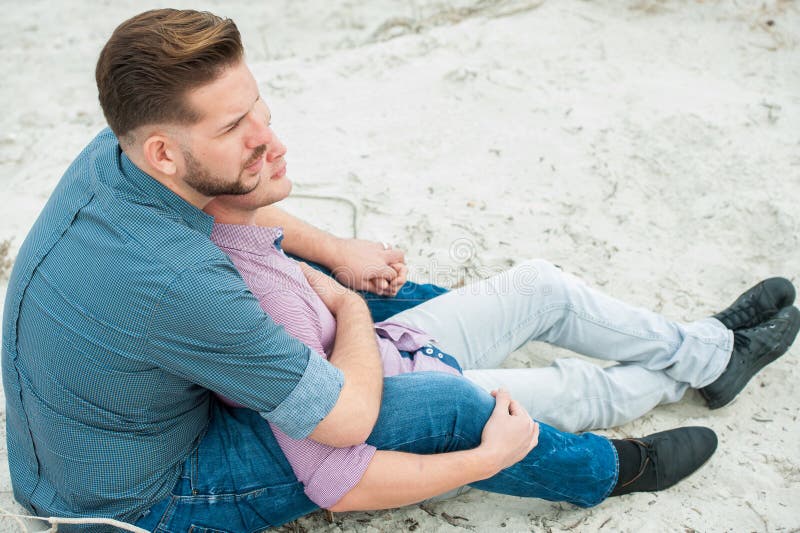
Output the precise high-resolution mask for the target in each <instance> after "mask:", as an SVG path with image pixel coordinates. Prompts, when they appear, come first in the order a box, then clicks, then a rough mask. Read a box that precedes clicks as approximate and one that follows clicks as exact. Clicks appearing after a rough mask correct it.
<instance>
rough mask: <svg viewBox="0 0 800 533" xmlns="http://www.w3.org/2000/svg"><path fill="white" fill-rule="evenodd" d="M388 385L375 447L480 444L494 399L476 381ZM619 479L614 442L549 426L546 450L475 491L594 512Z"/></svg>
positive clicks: (422, 376)
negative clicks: (552, 503) (588, 508)
mask: <svg viewBox="0 0 800 533" xmlns="http://www.w3.org/2000/svg"><path fill="white" fill-rule="evenodd" d="M384 383H385V388H384V399H383V404H382V406H381V412H380V415H379V417H378V422H377V424H376V426H375V429H374V430H373V432H372V434H371V435H370V437H369V438H368V439H367V442H368V443H369V444H372V445H373V446H376V447H377V448H378V449H381V450H399V451H406V452H412V453H422V454H431V453H442V452H449V451H455V450H464V449H470V448H474V447H476V446H477V445H478V444H480V442H481V434H482V432H483V426H484V424H485V423H486V421H487V420H488V419H489V416H490V415H491V413H492V410H493V409H494V399H493V398H492V397H491V396H489V395H488V394H486V393H485V392H484V391H482V390H480V389H479V388H478V387H476V386H475V385H473V384H472V383H470V382H469V381H468V380H465V379H462V378H459V377H456V376H451V375H448V374H442V373H438V372H419V373H413V374H403V375H400V376H395V377H391V378H386V379H385V380H384ZM410 398H414V400H411V401H410V400H409V399H410ZM454 399H457V400H458V401H454ZM616 477H617V457H616V452H615V451H614V447H613V446H612V445H611V442H610V441H609V440H608V439H606V438H604V437H601V436H598V435H594V434H591V433H585V434H583V435H573V434H569V433H562V432H560V431H558V430H556V429H555V428H552V427H550V426H547V425H544V424H541V425H540V434H539V444H538V445H537V446H536V447H535V448H534V449H533V450H532V451H531V452H530V453H529V454H528V456H527V457H526V458H525V459H523V460H522V461H520V462H519V463H517V464H516V465H514V466H512V467H510V468H507V469H506V470H504V471H503V472H501V473H499V474H497V475H496V476H494V477H492V478H490V479H488V480H483V481H480V482H478V483H475V484H474V486H476V487H477V488H480V489H482V490H488V491H491V492H499V493H502V494H510V495H514V496H524V497H535V498H542V499H546V500H550V501H567V502H570V503H573V504H575V505H579V506H581V507H587V506H591V505H596V504H598V503H600V502H601V501H602V500H604V499H605V498H606V497H607V496H608V494H609V493H610V492H611V490H612V489H613V488H614V485H615V483H616Z"/></svg>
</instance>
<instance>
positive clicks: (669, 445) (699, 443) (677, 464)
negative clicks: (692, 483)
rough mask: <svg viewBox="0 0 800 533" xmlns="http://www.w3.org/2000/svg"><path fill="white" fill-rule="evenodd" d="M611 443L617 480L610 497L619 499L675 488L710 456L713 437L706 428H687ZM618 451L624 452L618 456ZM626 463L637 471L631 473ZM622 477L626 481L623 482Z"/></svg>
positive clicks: (711, 431) (712, 449)
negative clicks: (616, 461) (616, 458)
mask: <svg viewBox="0 0 800 533" xmlns="http://www.w3.org/2000/svg"><path fill="white" fill-rule="evenodd" d="M612 443H614V446H615V447H616V448H617V450H618V456H619V460H620V478H619V479H618V480H617V486H616V487H615V488H614V490H613V491H612V492H611V496H621V495H623V494H629V493H631V492H653V491H657V490H664V489H667V488H669V487H671V486H673V485H675V484H676V483H677V482H679V481H680V480H682V479H683V478H685V477H687V476H688V475H690V474H692V473H693V472H695V471H696V470H697V469H698V468H700V467H701V466H703V464H704V463H705V462H706V461H708V459H709V457H711V456H712V455H714V451H716V449H717V435H716V433H714V431H713V430H711V429H709V428H705V427H696V426H690V427H684V428H677V429H671V430H669V431H662V432H660V433H653V434H652V435H649V436H647V437H642V438H641V439H624V440H623V441H612ZM620 444H622V445H624V447H623V446H620ZM630 444H633V445H634V446H635V448H632V447H630V446H629V445H630ZM620 449H625V450H626V451H625V452H623V453H620V452H619V450H620ZM637 452H638V453H637ZM629 461H638V468H636V467H635V468H633V469H632V468H631V466H632V465H630V464H627V463H628V462H629ZM623 473H625V476H626V477H627V476H630V477H629V478H628V479H623ZM631 474H632V475H631Z"/></svg>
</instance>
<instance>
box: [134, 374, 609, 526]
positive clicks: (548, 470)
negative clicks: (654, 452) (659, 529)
mask: <svg viewBox="0 0 800 533" xmlns="http://www.w3.org/2000/svg"><path fill="white" fill-rule="evenodd" d="M493 408H494V399H493V398H492V397H491V396H489V395H488V394H486V392H485V391H483V390H481V389H480V388H479V387H477V386H476V385H474V384H473V383H471V382H470V381H469V380H466V379H464V378H462V377H458V376H453V375H450V374H444V373H439V372H419V373H412V374H403V375H400V376H395V377H391V378H386V379H385V380H384V395H383V402H382V405H381V411H380V415H379V417H378V421H377V423H376V425H375V429H374V430H373V432H372V434H371V435H370V437H369V439H368V440H367V442H369V443H370V444H372V445H374V446H376V447H377V448H378V449H381V450H401V451H406V452H412V453H421V454H431V453H443V452H449V451H456V450H464V449H469V448H474V447H476V446H477V445H478V444H480V440H481V433H482V431H483V426H484V424H485V423H486V421H487V420H488V418H489V416H490V414H491V412H492V410H493ZM617 472H618V464H617V455H616V451H615V449H614V447H613V446H612V444H611V443H610V441H608V439H606V438H604V437H600V436H597V435H594V434H591V433H585V434H583V435H573V434H569V433H562V432H560V431H558V430H556V429H554V428H552V427H550V426H547V425H545V424H540V432H539V443H538V445H537V446H536V447H535V448H534V449H533V450H532V451H531V452H530V453H529V454H528V455H527V456H526V457H525V458H524V459H523V460H522V461H520V462H519V463H517V464H515V465H514V466H512V467H510V468H507V469H506V470H503V471H502V472H500V473H499V474H497V475H496V476H494V477H492V478H489V479H487V480H483V481H480V482H478V483H475V484H474V486H475V487H478V488H481V489H484V490H488V491H492V492H500V493H503V494H511V495H515V496H526V497H535V498H543V499H546V500H551V501H566V502H571V503H574V504H576V505H579V506H582V507H588V506H592V505H596V504H598V503H600V502H601V501H603V500H604V499H605V498H606V497H607V496H608V494H609V493H610V492H611V490H612V489H613V487H614V485H615V484H616V479H617ZM421 481H424V480H421ZM316 509H317V506H316V505H315V504H314V503H313V502H311V500H309V499H308V498H307V497H306V496H305V494H304V492H303V486H302V484H301V483H300V482H299V481H297V479H296V478H295V476H294V473H293V472H292V469H291V466H290V465H289V463H288V462H287V461H286V459H285V458H284V456H283V454H282V453H281V450H280V447H279V446H278V444H277V443H276V441H275V438H274V436H273V434H272V431H271V430H270V428H269V426H268V425H267V423H266V422H265V421H264V419H263V418H261V416H260V415H259V414H258V413H256V412H255V411H251V410H249V409H235V408H229V407H226V406H224V405H222V404H221V403H219V402H215V405H214V407H213V411H212V419H211V423H210V425H209V428H208V430H207V432H206V434H205V436H204V437H203V438H202V440H201V442H200V445H199V447H198V448H197V450H196V451H195V452H194V453H192V454H191V455H190V456H189V457H188V458H187V459H186V460H185V462H184V464H183V473H182V475H181V478H180V479H179V481H178V483H177V485H176V486H175V487H174V488H173V490H172V493H171V494H170V495H169V496H168V497H167V498H165V499H163V500H162V501H160V502H157V503H156V504H155V505H154V506H153V507H151V509H150V510H149V511H148V512H147V513H145V514H144V516H142V517H141V518H140V519H139V520H138V521H137V525H138V526H139V527H142V528H145V529H147V530H149V531H160V532H164V533H167V532H175V533H177V532H186V531H191V532H194V533H202V532H212V533H213V532H217V533H218V532H248V533H250V532H255V531H262V530H265V529H268V528H270V527H273V526H278V525H280V524H283V523H285V522H288V521H290V520H293V519H295V518H297V517H300V516H302V515H304V514H307V513H309V512H312V511H314V510H316Z"/></svg>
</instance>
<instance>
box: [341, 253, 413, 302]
mask: <svg viewBox="0 0 800 533" xmlns="http://www.w3.org/2000/svg"><path fill="white" fill-rule="evenodd" d="M337 256H338V257H337V261H336V265H335V267H333V268H331V270H332V271H333V276H334V277H335V278H336V280H337V281H338V282H339V283H341V284H342V285H344V286H345V287H349V288H351V289H355V290H359V291H367V292H373V293H375V294H379V295H381V296H394V295H396V294H397V291H399V290H400V287H402V286H403V284H404V283H405V282H406V276H407V274H408V267H406V264H405V253H404V252H403V250H399V249H396V248H389V249H388V250H387V249H384V246H383V244H381V243H379V242H372V241H367V240H363V239H340V240H339V242H338V243H337Z"/></svg>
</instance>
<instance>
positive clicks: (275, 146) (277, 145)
mask: <svg viewBox="0 0 800 533" xmlns="http://www.w3.org/2000/svg"><path fill="white" fill-rule="evenodd" d="M269 131H270V133H271V134H272V142H270V143H269V144H268V145H267V161H269V162H270V163H272V162H273V161H275V160H276V159H279V158H281V157H283V156H284V155H285V154H286V147H285V146H284V145H283V143H282V142H281V140H280V139H278V136H277V135H275V132H274V131H272V128H269Z"/></svg>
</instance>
